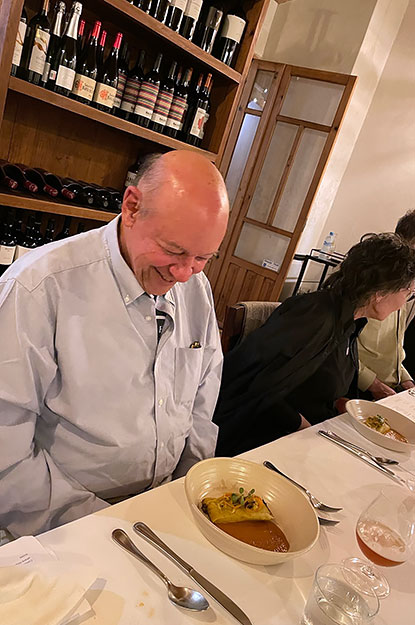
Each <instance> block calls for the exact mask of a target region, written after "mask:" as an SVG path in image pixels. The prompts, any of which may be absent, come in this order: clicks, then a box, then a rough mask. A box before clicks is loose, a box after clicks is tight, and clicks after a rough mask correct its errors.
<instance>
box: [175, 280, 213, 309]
mask: <svg viewBox="0 0 415 625" xmlns="http://www.w3.org/2000/svg"><path fill="white" fill-rule="evenodd" d="M172 291H173V293H174V296H175V297H177V298H180V299H182V300H184V301H185V302H186V304H189V303H191V302H205V304H206V306H208V307H211V306H212V305H213V296H212V289H211V286H210V282H209V280H208V278H207V276H206V275H205V274H204V273H203V272H201V273H196V274H194V275H193V276H192V277H191V278H190V279H189V280H188V281H187V282H178V283H176V284H175V285H174V287H173V289H172Z"/></svg>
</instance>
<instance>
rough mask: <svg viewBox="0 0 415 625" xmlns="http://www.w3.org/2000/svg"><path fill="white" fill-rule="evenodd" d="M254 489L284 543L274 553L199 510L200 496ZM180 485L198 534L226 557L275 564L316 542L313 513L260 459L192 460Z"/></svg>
mask: <svg viewBox="0 0 415 625" xmlns="http://www.w3.org/2000/svg"><path fill="white" fill-rule="evenodd" d="M240 487H242V488H244V489H245V490H246V491H249V490H250V489H251V488H255V494H256V495H258V496H260V497H262V498H263V499H264V500H265V502H266V504H267V506H268V507H269V509H270V510H271V512H272V514H273V515H274V518H275V521H276V522H277V524H278V525H279V527H280V528H281V529H282V531H283V532H284V534H285V535H286V537H287V540H288V542H289V544H290V549H289V551H287V552H285V553H279V552H276V551H267V550H266V549H260V548H259V547H253V546H252V545H248V544H246V543H244V542H242V541H240V540H238V539H237V538H234V537H233V536H230V535H229V534H227V533H226V532H223V531H222V530H221V529H219V528H218V527H216V525H214V524H213V523H212V522H211V521H210V520H209V518H208V517H207V516H206V515H205V514H204V513H203V512H202V511H201V510H200V509H199V506H200V503H201V501H202V499H203V498H204V497H206V496H210V497H218V496H220V495H223V493H225V492H229V491H231V492H238V489H239V488H240ZM185 490H186V496H187V499H188V502H189V504H190V507H191V510H192V514H193V517H194V519H195V521H196V524H197V525H198V527H199V529H200V531H201V532H202V534H203V535H204V536H205V537H206V538H207V539H208V540H209V541H210V542H211V543H212V544H213V545H215V547H217V548H218V549H220V550H221V551H224V552H225V553H227V554H228V555H229V556H232V557H233V558H237V559H238V560H242V561H243V562H249V563H250V564H262V565H271V564H279V563H281V562H285V561H287V560H291V559H292V558H297V557H298V556H301V555H302V554H303V553H306V551H309V549H311V548H312V547H313V545H314V544H315V542H316V541H317V539H318V537H319V532H320V526H319V523H318V519H317V515H316V513H315V510H314V508H313V506H312V505H311V504H310V502H309V500H308V498H307V497H306V496H305V495H304V494H303V493H302V492H301V491H300V490H299V489H298V488H297V487H296V486H294V485H293V484H291V483H290V482H289V481H288V480H286V479H285V478H284V477H282V476H281V475H278V474H277V473H275V472H273V471H270V470H269V469H266V468H265V467H263V466H262V465H260V464H256V463H255V462H249V461H248V460H241V459H239V458H210V459H208V460H202V461H201V462H198V463H197V464H195V465H194V466H193V467H192V468H191V469H190V470H189V471H188V473H187V475H186V479H185Z"/></svg>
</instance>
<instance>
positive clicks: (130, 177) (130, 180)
mask: <svg viewBox="0 0 415 625" xmlns="http://www.w3.org/2000/svg"><path fill="white" fill-rule="evenodd" d="M136 183H137V172H136V171H127V175H126V177H125V183H124V185H125V186H126V187H129V186H130V185H135V184H136Z"/></svg>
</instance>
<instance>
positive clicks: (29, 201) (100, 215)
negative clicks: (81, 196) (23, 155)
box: [0, 192, 117, 222]
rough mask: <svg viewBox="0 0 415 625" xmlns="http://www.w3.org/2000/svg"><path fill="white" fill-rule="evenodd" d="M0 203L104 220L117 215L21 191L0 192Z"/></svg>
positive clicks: (44, 211)
mask: <svg viewBox="0 0 415 625" xmlns="http://www.w3.org/2000/svg"><path fill="white" fill-rule="evenodd" d="M0 205H3V206H12V207H13V208H23V209H25V210H32V211H40V212H42V213H54V214H55V215H67V216H68V217H80V218H82V219H94V220H95V221H105V222H107V221H111V219H113V218H114V217H116V216H117V213H109V212H107V211H100V210H95V209H94V208H85V207H84V206H75V205H73V204H65V203H62V202H57V201H55V200H52V199H46V198H45V199H43V198H38V197H34V196H32V195H24V194H22V193H6V192H5V193H3V192H0Z"/></svg>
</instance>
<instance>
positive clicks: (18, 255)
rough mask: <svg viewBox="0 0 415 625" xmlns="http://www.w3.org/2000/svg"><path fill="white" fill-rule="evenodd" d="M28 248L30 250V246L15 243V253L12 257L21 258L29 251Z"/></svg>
mask: <svg viewBox="0 0 415 625" xmlns="http://www.w3.org/2000/svg"><path fill="white" fill-rule="evenodd" d="M30 250H31V248H30V247H23V245H16V253H15V256H14V259H15V260H17V259H18V258H21V257H22V256H24V255H25V254H27V253H28V252H30Z"/></svg>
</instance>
